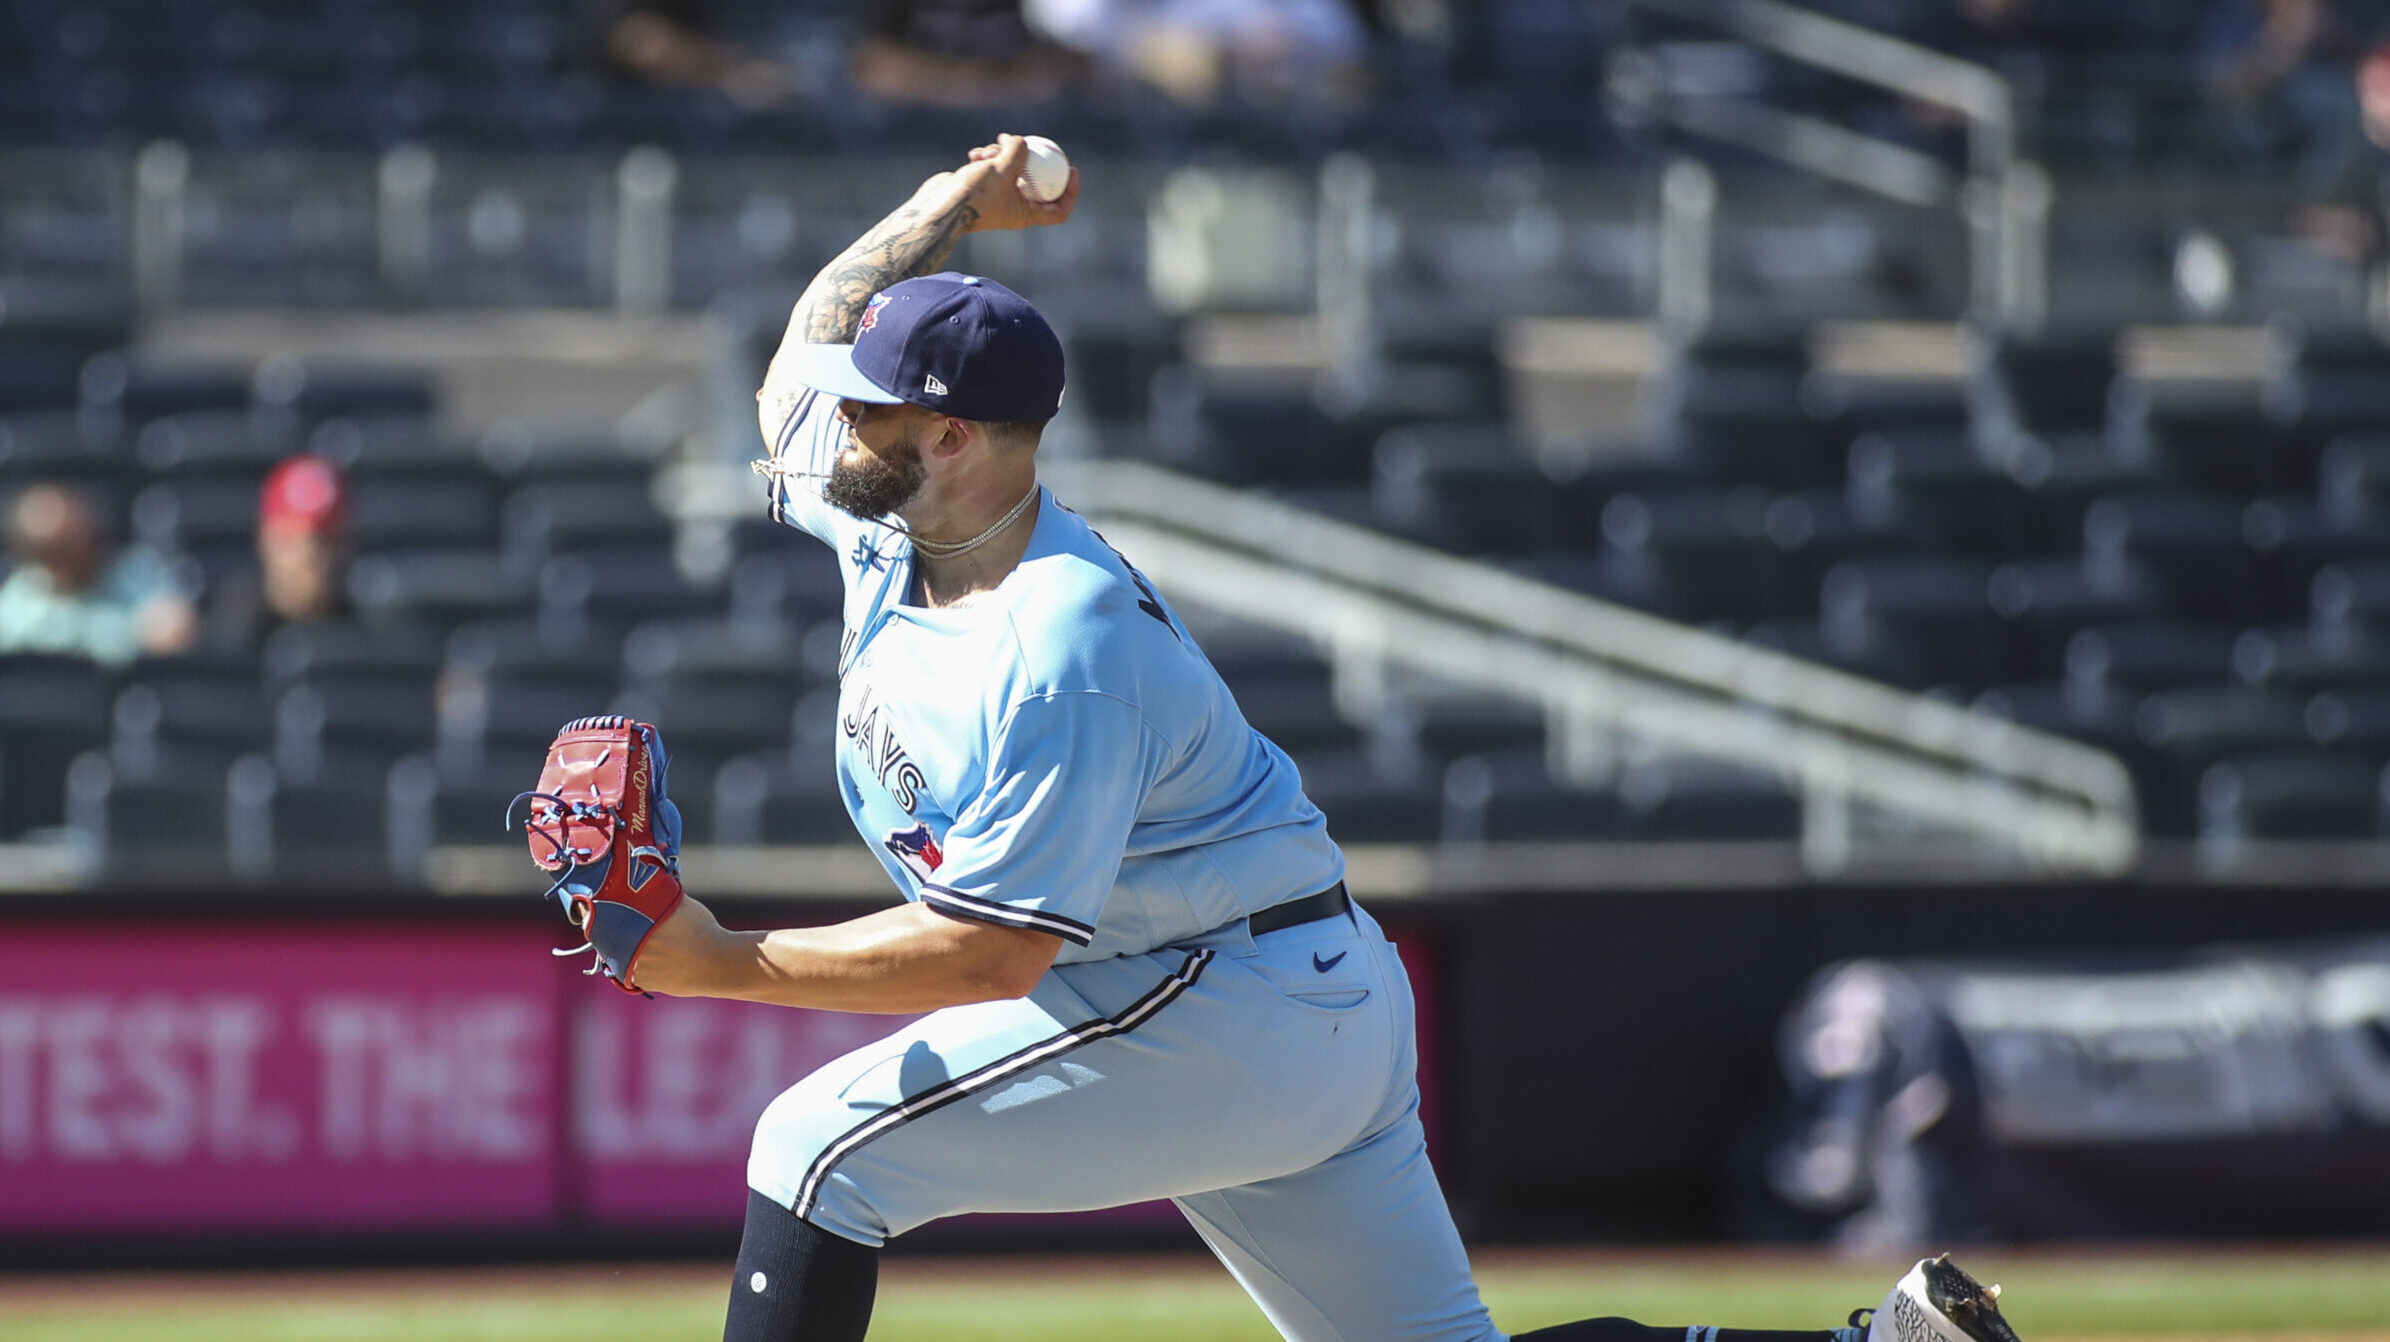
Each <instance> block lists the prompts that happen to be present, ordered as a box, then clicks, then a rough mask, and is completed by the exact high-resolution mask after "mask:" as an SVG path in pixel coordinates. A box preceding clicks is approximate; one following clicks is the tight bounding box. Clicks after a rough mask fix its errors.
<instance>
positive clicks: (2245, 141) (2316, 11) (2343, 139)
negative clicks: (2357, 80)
mask: <svg viewBox="0 0 2390 1342" xmlns="http://www.w3.org/2000/svg"><path fill="white" fill-rule="evenodd" d="M2347 39H2348V33H2347V30H2346V28H2345V27H2344V25H2343V24H2342V23H2341V22H2340V20H2339V16H2338V15H2337V14H2336V13H2335V12H2334V10H2333V8H2332V5H2331V3H2330V0H2221V2H2220V3H2217V4H2215V5H2214V6H2213V7H2211V8H2210V9H2209V10H2208V14H2207V21H2206V24H2205V27H2204V31H2203V32H2202V34H2201V39H2200V48H2201V54H2202V58H2203V62H2204V65H2205V75H2204V78H2205V84H2206V93H2207V98H2208V102H2209V104H2210V105H2211V106H2212V107H2214V108H2215V109H2216V111H2217V113H2218V114H2219V123H2218V137H2219V139H2220V141H2221V143H2222V146H2223V147H2224V148H2225V149H2226V150H2227V151H2228V152H2229V153H2231V154H2233V155H2234V156H2236V157H2237V158H2239V159H2240V160H2241V161H2243V162H2244V163H2247V164H2248V165H2249V166H2251V167H2255V168H2259V169H2279V168H2281V167H2284V166H2288V167H2290V168H2291V170H2292V172H2293V175H2294V176H2295V178H2296V179H2297V181H2298V183H2299V184H2300V185H2302V186H2305V187H2308V188H2311V189H2318V190H2320V189H2325V188H2328V187H2330V186H2331V185H2332V184H2333V183H2335V182H2337V181H2338V180H2340V179H2341V178H2342V177H2343V176H2345V175H2346V173H2347V172H2348V170H2349V166H2350V163H2351V161H2352V160H2353V159H2354V158H2355V157H2356V156H2357V151H2358V148H2359V138H2358V114H2357V107H2356V97H2355V93H2354V91H2353V90H2352V88H2351V87H2350V82H2349V77H2348V65H2347V62H2346V61H2345V60H2344V59H2342V58H2343V57H2344V56H2345V55H2346V54H2347Z"/></svg>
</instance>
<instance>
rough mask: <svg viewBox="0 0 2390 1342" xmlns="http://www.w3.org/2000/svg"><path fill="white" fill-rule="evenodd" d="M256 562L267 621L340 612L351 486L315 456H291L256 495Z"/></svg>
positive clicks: (343, 601)
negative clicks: (348, 486)
mask: <svg viewBox="0 0 2390 1342" xmlns="http://www.w3.org/2000/svg"><path fill="white" fill-rule="evenodd" d="M257 565H258V572H259V575H260V577H261V579H262V587H263V594H264V597H265V615H266V619H267V621H268V622H269V623H299V622H304V621H308V620H320V619H324V618H326V617H328V616H332V615H337V614H339V613H340V612H341V610H342V609H343V608H344V606H345V604H346V597H347V592H346V583H347V577H348V489H347V486H346V485H345V484H344V483H343V481H342V480H341V478H340V471H339V470H338V469H337V468H336V467H334V466H333V465H332V463H331V462H329V461H326V460H324V459H323V458H322V457H316V456H297V457H291V458H289V459H288V460H286V461H284V462H283V463H282V464H281V465H278V466H276V467H275V468H274V470H273V473H272V474H270V475H268V476H267V477H266V482H265V487H264V489H263V490H262V491H261V492H260V494H259V496H258V500H257Z"/></svg>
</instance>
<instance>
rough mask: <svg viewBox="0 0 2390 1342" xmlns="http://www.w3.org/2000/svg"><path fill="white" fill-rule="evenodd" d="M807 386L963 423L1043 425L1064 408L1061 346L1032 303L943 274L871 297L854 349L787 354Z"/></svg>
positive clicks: (975, 280) (803, 348) (969, 278)
mask: <svg viewBox="0 0 2390 1342" xmlns="http://www.w3.org/2000/svg"><path fill="white" fill-rule="evenodd" d="M784 357H785V358H787V359H788V360H789V361H790V368H789V371H790V372H791V373H792V374H793V375H794V376H795V377H796V379H797V380H798V381H799V382H802V383H804V384H805V385H806V386H808V387H813V388H815V389H817V390H820V391H824V392H828V393H829V394H830V395H832V396H836V397H839V398H841V399H844V400H856V401H871V402H874V403H877V404H880V405H895V404H897V403H898V402H900V401H905V402H910V403H912V404H914V405H918V406H921V407H923V408H925V409H929V410H935V411H937V412H938V413H939V414H941V415H952V416H954V417H955V418H956V419H975V420H983V421H989V422H996V423H1024V422H1032V421H1034V422H1041V423H1042V422H1043V421H1045V420H1049V419H1052V418H1053V417H1054V412H1055V411H1057V410H1059V409H1061V408H1062V341H1061V340H1060V339H1058V338H1057V337H1056V336H1055V334H1054V328H1053V327H1051V326H1048V325H1047V324H1046V319H1045V318H1044V317H1043V316H1041V315H1039V313H1038V310H1037V309H1036V308H1034V307H1031V306H1030V305H1029V300H1028V299H1026V298H1023V297H1021V296H1020V295H1019V294H1016V293H1014V292H1013V291H1012V290H1010V289H1007V288H1005V287H1004V286H1003V285H1001V284H998V283H996V282H995V281H994V280H991V279H983V278H981V277H980V276H977V275H962V274H957V273H955V272H954V271H951V270H950V271H944V272H941V273H939V274H936V275H923V276H921V277H919V278H917V279H910V280H904V281H901V282H899V283H896V284H891V285H889V286H888V287H887V288H885V289H882V290H881V291H880V292H878V293H876V294H874V295H872V297H871V302H870V303H869V304H868V305H867V306H865V307H864V309H863V317H862V320H861V321H860V322H858V323H857V325H856V327H855V343H854V344H852V345H798V346H795V347H793V348H791V349H790V350H788V351H787V352H786V354H785V355H784Z"/></svg>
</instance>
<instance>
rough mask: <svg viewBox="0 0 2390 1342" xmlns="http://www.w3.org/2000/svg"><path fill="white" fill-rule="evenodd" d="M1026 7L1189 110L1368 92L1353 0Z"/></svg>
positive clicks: (1334, 99) (1331, 100)
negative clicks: (1228, 102) (1222, 105)
mask: <svg viewBox="0 0 2390 1342" xmlns="http://www.w3.org/2000/svg"><path fill="white" fill-rule="evenodd" d="M1023 12H1024V14H1025V15H1026V16H1027V18H1028V20H1029V22H1030V24H1031V26H1032V27H1034V28H1036V29H1037V30H1038V31H1040V32H1042V33H1044V34H1046V35H1047V36H1048V37H1050V38H1052V39H1053V40H1054V41H1056V42H1059V43H1061V44H1062V45H1064V46H1066V47H1070V48H1072V49H1073V50H1076V51H1080V52H1084V53H1086V54H1087V56H1088V57H1089V58H1090V59H1091V60H1093V61H1094V62H1095V64H1096V67H1097V68H1098V69H1099V70H1100V71H1102V72H1103V73H1104V74H1105V75H1106V76H1108V77H1110V78H1113V79H1119V80H1128V81H1134V82H1136V83H1141V84H1145V85H1148V86H1150V87H1152V88H1155V89H1158V90H1160V91H1161V92H1162V93H1164V94H1166V95H1168V96H1169V97H1171V98H1173V99H1175V100H1177V101H1179V102H1182V103H1185V104H1187V105H1189V106H1194V107H1208V106H1212V105H1214V104H1217V103H1221V102H1226V101H1241V102H1247V103H1259V104H1267V105H1278V104H1290V103H1314V104H1325V105H1329V106H1347V105H1350V104H1351V103H1353V102H1354V101H1356V100H1358V99H1359V98H1360V97H1361V96H1362V95H1363V94H1364V93H1366V91H1367V86H1368V78H1367V66H1366V64H1365V59H1364V58H1365V57H1366V56H1367V54H1368V43H1367V39H1368V34H1367V31H1366V28H1365V26H1364V24H1363V22H1362V18H1361V15H1360V13H1359V12H1358V11H1356V10H1355V9H1354V8H1353V6H1352V5H1351V4H1350V3H1348V0H1023Z"/></svg>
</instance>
